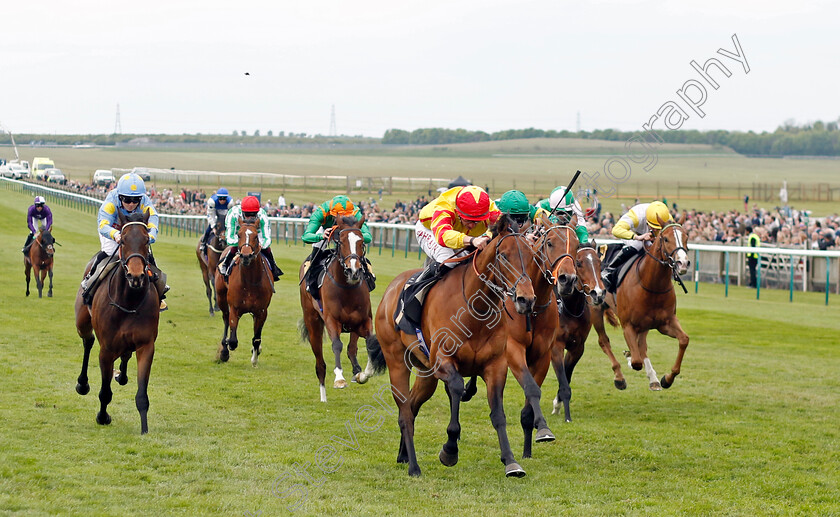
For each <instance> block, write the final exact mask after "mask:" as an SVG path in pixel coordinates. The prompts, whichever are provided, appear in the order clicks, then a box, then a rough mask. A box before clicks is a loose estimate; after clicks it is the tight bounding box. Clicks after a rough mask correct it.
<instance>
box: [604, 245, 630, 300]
mask: <svg viewBox="0 0 840 517" xmlns="http://www.w3.org/2000/svg"><path fill="white" fill-rule="evenodd" d="M637 253H639V251H638V250H637V249H636V248H634V247H633V246H624V247H623V248H621V249H620V250H619V251H618V253H616V254H615V256H613V258H612V260H611V261H610V263H609V265H608V266H607V267H605V268H604V269H603V271H601V280H603V281H604V286H605V287H606V288H607V291H609V292H611V293H614V292H615V288H616V287H617V286H616V285H615V282H616V276H617V275H618V270H619V269H621V265H622V264H624V263H625V262H627V261H628V260H630V258H632V257H634V256H636V254H637Z"/></svg>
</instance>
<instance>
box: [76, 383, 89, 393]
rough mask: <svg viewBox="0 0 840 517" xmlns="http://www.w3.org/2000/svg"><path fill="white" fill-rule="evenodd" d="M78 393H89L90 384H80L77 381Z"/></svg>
mask: <svg viewBox="0 0 840 517" xmlns="http://www.w3.org/2000/svg"><path fill="white" fill-rule="evenodd" d="M76 393H78V394H79V395H87V394H88V393H90V384H79V383H78V382H77V383H76Z"/></svg>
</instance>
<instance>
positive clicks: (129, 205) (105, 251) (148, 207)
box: [82, 173, 169, 311]
mask: <svg viewBox="0 0 840 517" xmlns="http://www.w3.org/2000/svg"><path fill="white" fill-rule="evenodd" d="M118 210H119V211H120V212H122V213H123V215H129V214H134V213H144V212H145V213H148V214H149V222H148V225H147V226H148V229H149V244H153V243H154V242H155V239H156V238H157V234H158V224H159V219H160V218H159V217H158V214H157V211H155V206H154V204H153V203H152V200H151V199H150V198H149V196H148V195H146V185H145V183H143V180H142V179H141V178H140V176H138V175H137V174H135V173H129V174H125V175H123V176H122V177H121V178H120V179H119V181H118V182H117V187H116V188H115V189H113V190H111V191H110V192H109V193H108V195H107V196H105V200H104V201H103V202H102V205H101V206H100V207H99V214H98V216H97V220H98V228H99V242H100V251H99V252H98V253H97V254H96V255H95V257H94V261H93V264H92V265H91V267H90V271H89V272H88V275H87V276H86V277H85V278H84V280H82V289H83V293H82V299H83V301H84V302H85V304H90V302H91V299H92V297H93V291H92V289H91V288H92V287H94V286H95V285H96V281H97V280H98V279H99V275H100V273H101V272H102V268H103V267H104V266H105V264H106V263H107V261H104V260H103V259H105V258H106V257H110V256H112V255H113V254H114V253H115V252H116V251H117V249H118V248H119V242H120V230H121V227H120V224H119V214H118V212H117V211H118ZM149 267H150V269H151V270H152V273H153V274H154V276H155V279H154V282H155V287H157V289H158V294H159V295H160V300H161V307H160V308H161V310H162V311H164V310H166V302H164V301H163V299H164V298H165V294H166V291H168V290H169V286H168V285H166V275H164V274H163V273H162V272H161V270H160V269H158V267H157V264H155V259H154V256H153V255H152V248H151V246H149Z"/></svg>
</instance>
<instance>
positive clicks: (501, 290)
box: [374, 215, 535, 477]
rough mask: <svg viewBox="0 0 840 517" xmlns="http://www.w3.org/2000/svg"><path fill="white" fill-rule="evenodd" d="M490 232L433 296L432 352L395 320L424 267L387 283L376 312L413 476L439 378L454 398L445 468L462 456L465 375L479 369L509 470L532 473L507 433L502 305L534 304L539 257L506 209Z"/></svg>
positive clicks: (428, 304)
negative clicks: (532, 271)
mask: <svg viewBox="0 0 840 517" xmlns="http://www.w3.org/2000/svg"><path fill="white" fill-rule="evenodd" d="M511 224H513V225H514V227H513V229H511V228H510V225H511ZM491 230H492V233H493V235H494V237H493V239H491V240H490V242H489V243H488V244H487V247H486V248H485V249H484V250H483V251H481V252H479V253H476V254H475V257H474V258H473V260H472V261H471V262H470V263H469V264H466V265H464V266H461V267H456V268H454V269H453V270H452V271H450V272H448V273H447V274H446V275H445V276H444V277H443V278H442V279H441V280H440V281H438V283H437V284H435V285H433V286H432V287H431V289H429V291H428V293H427V294H426V298H425V301H424V304H423V312H422V317H421V330H422V333H423V335H424V336H425V339H426V340H428V343H429V346H428V350H426V349H425V347H424V345H423V344H422V343H421V342H420V341H419V340H418V338H417V336H415V335H409V334H405V333H404V332H402V331H400V330H397V329H396V327H395V325H394V317H393V316H394V312H395V310H396V308H397V304H398V302H399V298H400V294H401V292H402V290H403V286H404V284H405V283H406V281H407V280H408V279H409V278H410V277H411V275H412V274H414V273H416V272H417V271H418V270H411V271H406V272H404V273H401V274H400V275H398V276H397V277H396V278H395V279H394V280H393V281H392V282H391V284H390V285H389V286H388V288H387V289H386V291H385V294H384V295H383V298H382V302H381V303H380V304H379V307H378V308H377V311H376V330H377V336H376V338H378V339H377V340H376V341H375V343H374V347H375V348H379V347H380V346H381V350H382V352H383V353H384V355H385V360H386V362H387V365H388V370H389V374H390V379H391V390H392V394H393V396H394V401H395V402H396V404H397V407H398V408H399V417H398V421H399V426H400V435H401V437H400V447H399V453H398V455H397V462H398V463H408V473H409V475H411V476H419V475H420V473H421V471H420V466H419V465H418V463H417V455H416V452H415V448H414V421H415V419H416V417H417V413H418V412H419V410H420V407H421V406H422V405H423V403H424V402H426V401H427V400H428V399H429V398H431V396H432V395H433V394H434V392H435V389H436V388H437V384H438V381H439V380H441V381H443V382H444V384H445V386H446V392H447V395H448V396H449V404H450V420H449V425H448V426H447V428H446V432H447V436H448V440H447V441H446V443H445V444H444V445H443V448H442V450H441V451H440V454H439V458H440V461H441V463H443V464H444V465H446V466H453V465H455V464H456V463H457V462H458V440H459V438H460V435H461V424H460V421H459V411H460V403H461V397H462V396H463V394H464V378H463V376H472V375H480V376H481V377H482V378H483V379H484V382H485V384H486V385H487V398H488V401H489V404H490V420H491V422H492V424H493V427H494V428H495V430H496V434H497V436H498V439H499V448H500V449H501V461H502V463H503V464H504V466H505V475H507V476H516V477H521V476H524V475H525V471H524V470H523V469H522V467H521V466H519V464H518V463H517V462H516V460H515V459H514V456H513V452H512V451H511V448H510V442H509V441H508V436H507V421H506V417H505V411H504V406H503V394H504V387H505V379H506V377H507V360H506V358H505V341H506V339H505V337H504V333H502V332H497V329H496V326H497V325H500V326H502V327H503V326H504V323H502V322H501V319H502V317H504V308H503V306H502V303H503V299H504V297H506V296H508V297H511V298H513V300H514V307H515V310H516V312H517V313H519V314H527V313H529V312H532V311H533V310H534V299H535V296H534V288H533V285H532V284H531V280H530V278H529V277H528V275H527V274H526V272H525V268H526V265H527V264H528V263H529V262H531V261H532V260H533V251H532V250H531V247H530V245H529V244H528V242H527V241H526V239H525V237H524V236H522V235H521V234H519V233H516V230H517V228H516V227H515V223H512V222H511V221H510V219H509V218H508V217H507V216H506V215H502V216H501V217H500V218H499V220H498V221H497V222H496V224H494V225H493V227H492V229H491ZM504 262H507V264H504ZM442 267H447V266H445V265H444V266H442ZM427 352H428V355H427ZM412 368H417V372H416V379H415V381H414V385H413V387H412V388H411V390H410V391H409V377H410V373H411V369H412Z"/></svg>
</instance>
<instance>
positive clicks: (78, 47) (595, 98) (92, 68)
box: [0, 0, 840, 137]
mask: <svg viewBox="0 0 840 517" xmlns="http://www.w3.org/2000/svg"><path fill="white" fill-rule="evenodd" d="M838 4H840V3H838V2H836V1H829V0H826V1H796V2H795V1H792V0H761V1H759V0H747V1H739V0H704V1H703V2H675V1H659V0H648V1H645V0H642V1H618V0H604V1H586V0H583V1H581V0H578V1H574V2H569V1H565V0H532V1H529V0H514V1H509V0H466V1H462V0H445V1H443V0H397V1H393V0H358V1H355V2H350V1H339V0H300V1H296V2H290V1H288V0H280V1H276V0H274V1H270V2H255V1H249V0H240V1H236V2H230V1H228V2H218V1H214V0H201V1H193V0H189V1H177V0H166V1H159V0H146V1H144V2H130V3H129V2H113V1H110V0H109V1H91V0H76V1H72V2H69V1H65V0H60V1H55V0H35V1H30V2H20V1H18V2H7V3H6V4H4V8H3V14H2V30H0V39H2V45H0V65H2V68H1V69H0V77H2V87H0V123H2V124H3V126H5V127H6V128H8V129H9V130H11V131H12V132H13V133H16V134H17V133H30V132H38V133H59V134H66V133H74V134H81V133H111V132H113V131H114V126H115V118H116V108H117V104H118V103H119V106H120V113H121V125H122V132H123V133H196V132H200V133H223V134H230V133H231V132H232V131H233V130H246V131H247V132H248V134H252V133H253V131H254V130H256V129H259V130H260V131H261V133H262V134H265V133H266V132H267V131H268V130H273V131H274V132H275V134H276V133H277V132H279V131H286V132H295V133H300V132H306V133H308V134H316V133H320V134H328V133H329V130H330V110H331V106H332V105H335V113H336V126H337V129H338V133H339V134H346V135H365V136H376V137H379V136H382V134H383V133H384V131H385V130H386V129H389V128H401V129H406V130H413V129H417V128H421V127H448V128H459V127H462V128H466V129H471V130H484V131H488V132H492V131H498V130H501V129H509V128H525V127H537V128H542V129H568V130H575V129H576V127H577V116H578V113H580V126H581V128H582V129H584V130H592V129H601V128H617V129H622V130H634V129H639V128H640V127H641V124H642V123H644V122H647V121H648V120H649V119H650V117H651V116H652V115H653V114H654V113H655V112H656V110H657V109H658V108H659V107H660V106H661V105H662V104H663V103H665V102H667V101H669V100H673V101H680V98H679V97H678V95H677V93H676V91H677V90H678V89H680V87H681V86H682V85H683V84H684V83H685V81H687V80H689V79H698V78H699V77H698V75H699V74H698V73H697V72H696V71H694V70H693V69H692V67H691V66H690V64H689V63H690V61H691V60H696V61H698V62H699V63H700V64H701V65H702V64H703V63H705V62H706V60H707V59H709V58H711V57H716V58H718V59H719V60H720V61H721V63H723V64H724V65H725V66H727V68H728V69H729V70H730V72H731V74H732V75H731V76H730V77H728V78H726V77H724V76H723V75H722V74H721V73H719V72H716V71H712V76H713V78H716V79H717V80H718V83H719V86H720V87H719V89H717V90H714V89H712V88H710V87H707V90H708V92H707V93H708V98H707V99H706V101H705V104H704V105H703V106H702V111H703V112H704V113H705V117H703V118H701V117H700V116H699V115H697V114H696V113H694V112H693V111H690V110H689V111H687V113H688V115H689V119H688V120H686V121H685V123H684V125H683V128H684V129H719V128H720V129H738V130H748V129H753V130H757V131H760V130H773V129H775V127H776V126H778V125H779V124H780V123H782V122H783V121H785V120H787V119H795V120H796V121H797V122H800V123H801V122H806V121H813V120H817V119H822V120H836V119H837V118H838V117H840V80H838V79H839V78H840V8H838ZM733 34H737V36H738V40H739V41H740V44H741V48H742V49H743V53H744V55H745V57H746V60H747V62H748V65H749V67H750V71H749V73H745V71H744V68H743V66H742V65H741V64H739V63H738V62H736V61H735V60H732V59H730V58H727V57H724V56H722V55H720V54H717V53H716V52H717V50H718V49H720V48H723V49H726V50H729V51H731V52H734V51H735V46H734V44H733V42H732V39H731V38H732V35H733ZM246 72H247V73H249V74H250V75H247V76H246V75H245V74H246ZM695 93H698V92H695Z"/></svg>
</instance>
